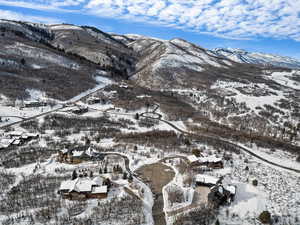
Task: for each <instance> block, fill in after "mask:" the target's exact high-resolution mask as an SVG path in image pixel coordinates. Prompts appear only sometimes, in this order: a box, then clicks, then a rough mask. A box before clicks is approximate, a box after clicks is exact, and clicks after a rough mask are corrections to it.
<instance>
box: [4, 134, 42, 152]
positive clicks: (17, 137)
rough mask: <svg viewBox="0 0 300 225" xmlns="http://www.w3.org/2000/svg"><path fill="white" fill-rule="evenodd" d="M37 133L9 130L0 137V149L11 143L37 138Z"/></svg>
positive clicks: (16, 143)
mask: <svg viewBox="0 0 300 225" xmlns="http://www.w3.org/2000/svg"><path fill="white" fill-rule="evenodd" d="M38 137H39V134H35V133H26V132H23V131H11V132H8V133H6V134H5V136H4V137H0V149H5V148H8V147H9V146H11V145H21V144H23V143H25V142H26V141H30V140H32V139H35V138H38Z"/></svg>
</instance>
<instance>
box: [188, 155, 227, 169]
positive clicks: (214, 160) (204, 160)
mask: <svg viewBox="0 0 300 225" xmlns="http://www.w3.org/2000/svg"><path fill="white" fill-rule="evenodd" d="M187 159H188V161H189V163H190V165H191V166H193V167H196V166H206V167H208V168H212V169H221V168H223V167H224V165H223V161H222V159H221V158H218V157H216V156H215V155H211V156H207V157H196V156H195V155H189V156H188V157H187Z"/></svg>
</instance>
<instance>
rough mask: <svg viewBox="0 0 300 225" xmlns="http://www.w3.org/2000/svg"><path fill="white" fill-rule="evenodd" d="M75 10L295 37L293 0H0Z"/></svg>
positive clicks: (228, 33) (224, 32) (298, 25)
mask: <svg viewBox="0 0 300 225" xmlns="http://www.w3.org/2000/svg"><path fill="white" fill-rule="evenodd" d="M1 4H4V5H11V6H21V7H27V8H35V9H40V10H61V11H75V12H81V13H85V14H92V15H95V16H99V17H109V18H117V19H126V20H131V21H133V22H134V21H142V22H146V23H150V24H159V25H161V26H168V27H176V28H180V29H185V30H189V31H193V32H199V33H206V34H211V35H215V36H219V37H226V38H232V39H249V38H255V37H273V38H283V39H284V38H290V39H294V40H297V41H299V39H300V16H299V15H300V4H299V0H151V1H149V0H148V1H147V0H29V1H25V0H23V1H17V0H0V5H1Z"/></svg>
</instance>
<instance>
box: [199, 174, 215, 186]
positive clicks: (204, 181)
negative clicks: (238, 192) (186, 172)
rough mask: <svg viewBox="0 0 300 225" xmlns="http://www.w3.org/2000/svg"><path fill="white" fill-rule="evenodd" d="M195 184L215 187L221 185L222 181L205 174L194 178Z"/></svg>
mask: <svg viewBox="0 0 300 225" xmlns="http://www.w3.org/2000/svg"><path fill="white" fill-rule="evenodd" d="M194 182H195V185H196V186H206V187H213V186H215V185H217V184H218V183H220V179H219V178H216V177H212V176H209V175H205V174H197V175H196V176H195V177H194Z"/></svg>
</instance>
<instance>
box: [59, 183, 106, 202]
mask: <svg viewBox="0 0 300 225" xmlns="http://www.w3.org/2000/svg"><path fill="white" fill-rule="evenodd" d="M58 193H59V194H60V195H61V196H62V197H63V198H66V199H69V200H78V199H89V198H98V199H103V198H106V197H107V195H108V186H107V185H104V182H103V179H101V178H100V177H95V178H94V179H91V178H89V177H78V178H76V179H74V180H67V181H63V182H62V183H61V185H60V188H59V191H58Z"/></svg>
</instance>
